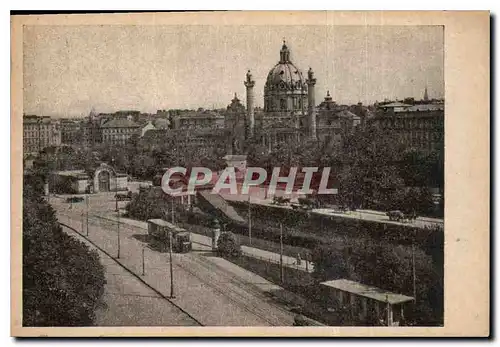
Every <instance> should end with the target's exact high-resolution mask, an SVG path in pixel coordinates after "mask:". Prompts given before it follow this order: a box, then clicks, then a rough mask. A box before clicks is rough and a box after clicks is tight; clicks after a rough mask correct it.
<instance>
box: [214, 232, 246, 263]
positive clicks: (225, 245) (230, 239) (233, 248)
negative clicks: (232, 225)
mask: <svg viewBox="0 0 500 347" xmlns="http://www.w3.org/2000/svg"><path fill="white" fill-rule="evenodd" d="M217 252H218V253H219V255H221V256H223V257H236V256H239V255H240V254H241V246H240V243H239V242H238V240H237V239H236V236H235V235H234V234H233V233H232V232H229V231H226V232H223V233H222V234H221V235H220V237H219V240H218V241H217Z"/></svg>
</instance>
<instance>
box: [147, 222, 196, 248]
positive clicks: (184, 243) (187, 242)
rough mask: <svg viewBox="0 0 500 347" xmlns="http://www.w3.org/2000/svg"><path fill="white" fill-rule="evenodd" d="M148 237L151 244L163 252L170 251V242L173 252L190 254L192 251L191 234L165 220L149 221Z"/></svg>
mask: <svg viewBox="0 0 500 347" xmlns="http://www.w3.org/2000/svg"><path fill="white" fill-rule="evenodd" d="M170 234H172V238H170ZM148 235H149V238H150V241H151V243H152V244H153V245H154V246H156V248H160V250H161V251H168V250H169V247H170V240H172V251H173V252H176V253H188V252H190V251H191V249H192V242H191V233H190V232H189V231H186V229H183V228H181V227H179V226H177V225H175V224H172V223H169V222H167V221H165V220H163V219H150V220H148Z"/></svg>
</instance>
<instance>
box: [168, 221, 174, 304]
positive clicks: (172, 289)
mask: <svg viewBox="0 0 500 347" xmlns="http://www.w3.org/2000/svg"><path fill="white" fill-rule="evenodd" d="M168 238H169V247H168V253H169V254H170V298H171V299H175V294H174V267H173V264H172V243H173V240H172V232H171V231H170V232H169V233H168Z"/></svg>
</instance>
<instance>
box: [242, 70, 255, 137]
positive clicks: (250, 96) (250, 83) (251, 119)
mask: <svg viewBox="0 0 500 347" xmlns="http://www.w3.org/2000/svg"><path fill="white" fill-rule="evenodd" d="M244 83H245V87H246V88H247V121H246V124H247V134H246V136H247V139H248V138H252V137H253V135H254V127H255V116H254V104H253V103H254V93H253V87H254V86H255V81H254V80H253V78H252V74H251V73H250V70H248V72H247V79H246V81H245V82H244Z"/></svg>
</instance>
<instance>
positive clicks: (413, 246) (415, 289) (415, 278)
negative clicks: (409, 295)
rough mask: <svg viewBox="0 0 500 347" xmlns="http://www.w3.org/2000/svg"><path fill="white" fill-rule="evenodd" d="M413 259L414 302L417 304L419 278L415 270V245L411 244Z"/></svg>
mask: <svg viewBox="0 0 500 347" xmlns="http://www.w3.org/2000/svg"><path fill="white" fill-rule="evenodd" d="M411 258H412V267H413V300H414V301H415V303H416V302H417V276H416V269H415V243H414V242H412V244H411Z"/></svg>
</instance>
